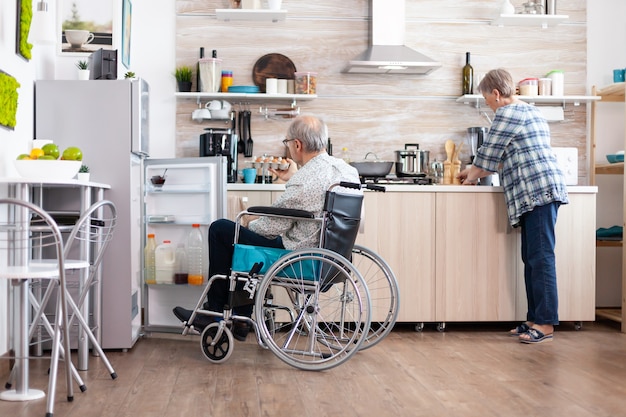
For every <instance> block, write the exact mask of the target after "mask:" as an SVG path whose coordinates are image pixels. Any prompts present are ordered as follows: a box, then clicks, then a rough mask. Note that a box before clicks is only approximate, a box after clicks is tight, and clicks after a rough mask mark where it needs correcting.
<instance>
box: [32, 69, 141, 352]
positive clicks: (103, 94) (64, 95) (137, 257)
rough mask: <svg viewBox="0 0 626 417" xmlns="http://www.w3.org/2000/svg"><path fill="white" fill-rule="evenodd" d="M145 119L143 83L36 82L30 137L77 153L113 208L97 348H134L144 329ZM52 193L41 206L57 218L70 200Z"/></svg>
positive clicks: (99, 306) (98, 305) (98, 304)
mask: <svg viewBox="0 0 626 417" xmlns="http://www.w3.org/2000/svg"><path fill="white" fill-rule="evenodd" d="M148 117H149V86H148V84H147V82H146V81H145V80H142V79H136V80H92V81H70V80H41V81H37V82H36V83H35V129H34V130H35V138H36V139H48V140H52V141H53V142H54V143H55V144H57V145H58V146H59V148H60V149H61V151H62V150H63V149H64V148H66V147H68V146H77V147H79V148H80V149H81V150H82V152H83V162H84V164H86V165H88V166H89V168H90V173H91V178H90V181H92V182H97V183H104V184H108V185H110V189H108V190H107V191H106V192H105V196H104V197H105V198H106V199H108V200H111V201H113V203H114V204H115V206H116V208H117V214H118V223H117V227H116V230H115V233H114V236H113V240H112V242H111V243H110V245H109V247H108V248H107V251H106V253H105V258H104V259H103V262H102V281H101V283H100V284H99V285H100V296H99V297H98V300H96V301H94V302H93V305H94V309H95V310H96V311H94V312H93V316H94V317H96V319H95V320H96V321H97V326H98V327H99V329H98V330H99V331H98V333H99V335H100V343H101V346H102V348H103V349H129V348H132V347H133V345H134V344H135V342H136V341H137V339H138V338H139V336H140V333H141V329H142V322H141V311H142V286H143V285H142V277H141V255H142V252H143V249H142V246H141V245H142V220H141V201H142V192H143V189H142V184H143V183H144V181H143V163H144V159H145V158H146V157H148V156H149V150H148V144H149V130H148ZM53 192H57V193H58V195H55V197H54V198H53V199H50V198H48V199H47V201H51V200H52V201H54V202H55V203H54V204H55V207H54V210H59V211H61V210H63V209H64V208H65V206H66V205H69V203H70V201H69V199H70V198H71V197H70V196H65V195H63V194H62V190H53ZM46 209H48V208H47V207H46Z"/></svg>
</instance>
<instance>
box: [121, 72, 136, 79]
mask: <svg viewBox="0 0 626 417" xmlns="http://www.w3.org/2000/svg"><path fill="white" fill-rule="evenodd" d="M124 78H135V73H134V72H132V71H127V72H126V74H124Z"/></svg>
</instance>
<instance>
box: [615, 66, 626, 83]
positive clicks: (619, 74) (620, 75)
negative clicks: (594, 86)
mask: <svg viewBox="0 0 626 417" xmlns="http://www.w3.org/2000/svg"><path fill="white" fill-rule="evenodd" d="M624 72H626V70H625V69H623V68H619V69H614V70H613V82H614V83H623V82H624Z"/></svg>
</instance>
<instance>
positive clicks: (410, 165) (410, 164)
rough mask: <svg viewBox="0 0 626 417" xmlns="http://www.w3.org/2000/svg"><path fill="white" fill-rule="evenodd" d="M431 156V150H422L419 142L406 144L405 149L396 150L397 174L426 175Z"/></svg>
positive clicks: (403, 175) (409, 175)
mask: <svg viewBox="0 0 626 417" xmlns="http://www.w3.org/2000/svg"><path fill="white" fill-rule="evenodd" d="M410 148H415V149H413V150H411V149H410ZM429 158H430V151H424V150H420V149H419V144H417V143H407V144H405V145H404V150H400V151H396V175H397V176H398V177H416V176H417V177H425V176H426V174H428V169H429V166H430V164H429Z"/></svg>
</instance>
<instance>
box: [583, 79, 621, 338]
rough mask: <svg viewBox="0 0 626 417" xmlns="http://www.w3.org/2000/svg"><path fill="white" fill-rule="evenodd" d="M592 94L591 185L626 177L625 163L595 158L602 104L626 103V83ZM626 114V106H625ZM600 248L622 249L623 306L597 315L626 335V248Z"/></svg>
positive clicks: (613, 243)
mask: <svg viewBox="0 0 626 417" xmlns="http://www.w3.org/2000/svg"><path fill="white" fill-rule="evenodd" d="M592 94H594V95H596V96H597V98H599V99H600V101H598V102H592V105H591V147H590V148H591V150H590V161H591V164H592V166H591V183H592V184H595V176H596V175H622V176H623V175H624V163H623V162H620V163H615V164H597V163H596V158H595V150H596V143H597V141H598V138H597V132H596V130H597V125H596V115H597V113H598V111H599V109H600V107H601V104H602V103H607V102H613V103H624V102H625V101H626V83H623V82H622V83H615V84H612V85H610V86H607V87H605V88H602V89H597V88H596V86H593V87H592ZM625 112H626V106H625ZM624 121H626V114H625V116H624V118H623V120H622V122H624ZM624 148H626V137H625V138H624ZM622 198H623V199H624V202H625V203H626V181H624V191H623V195H622ZM624 207H625V212H624V214H623V218H622V226H624V222H625V221H626V204H625V205H624ZM597 246H598V247H603V246H617V247H621V248H622V274H621V275H622V285H621V287H622V291H621V292H622V297H621V300H622V303H621V304H622V305H621V308H618V309H599V310H597V311H596V314H597V315H598V316H599V317H604V318H608V319H611V320H615V321H618V322H621V323H622V324H621V331H622V332H623V333H626V262H624V259H626V247H625V246H624V245H623V240H622V241H617V242H616V241H597Z"/></svg>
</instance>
